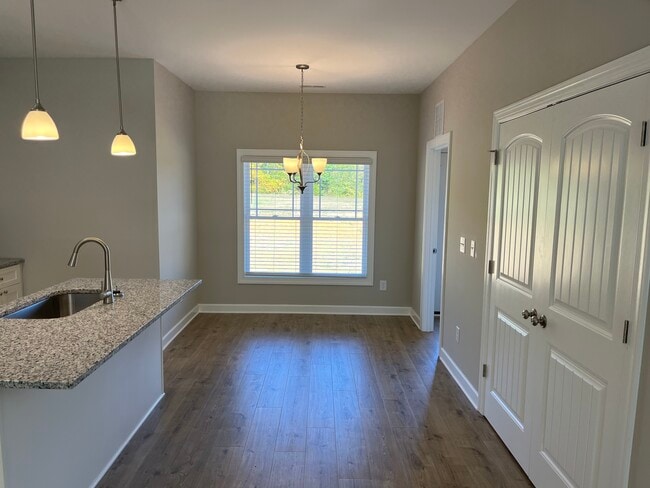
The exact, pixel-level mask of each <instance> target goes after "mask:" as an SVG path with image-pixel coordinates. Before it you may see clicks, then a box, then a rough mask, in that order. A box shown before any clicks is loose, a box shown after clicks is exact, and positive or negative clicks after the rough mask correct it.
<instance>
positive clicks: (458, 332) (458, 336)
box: [456, 325, 460, 343]
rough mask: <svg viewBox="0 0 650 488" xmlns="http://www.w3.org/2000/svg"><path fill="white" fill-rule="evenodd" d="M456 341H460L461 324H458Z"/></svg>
mask: <svg viewBox="0 0 650 488" xmlns="http://www.w3.org/2000/svg"><path fill="white" fill-rule="evenodd" d="M456 342H457V343H458V342H460V325H457V326H456Z"/></svg>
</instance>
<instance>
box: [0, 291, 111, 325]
mask: <svg viewBox="0 0 650 488" xmlns="http://www.w3.org/2000/svg"><path fill="white" fill-rule="evenodd" d="M102 298H103V295H102V294H101V293H99V292H74V293H60V294H58V295H52V296H51V297H47V298H43V299H42V300H39V301H38V302H36V303H32V304H31V305H27V306H26V307H23V308H21V309H18V310H16V311H15V312H12V313H10V314H7V315H5V316H3V317H2V318H4V319H56V318H60V317H67V316H69V315H73V314H75V313H77V312H80V311H81V310H83V309H84V308H88V307H90V306H91V305H93V304H95V303H97V302H99V301H100V300H102Z"/></svg>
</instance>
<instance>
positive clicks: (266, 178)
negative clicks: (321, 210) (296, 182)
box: [255, 163, 363, 197]
mask: <svg viewBox="0 0 650 488" xmlns="http://www.w3.org/2000/svg"><path fill="white" fill-rule="evenodd" d="M257 170H258V172H255V174H256V175H257V185H258V187H257V191H258V192H259V193H266V194H291V192H292V186H293V185H292V184H291V183H289V178H288V177H287V174H286V173H285V172H284V171H283V170H282V166H281V165H278V164H277V163H259V164H258V165H257ZM355 170H356V165H347V164H340V165H336V167H333V165H330V166H328V167H327V169H326V170H325V173H323V175H322V177H321V180H320V185H314V195H316V196H319V195H322V196H331V197H354V196H358V197H362V196H363V172H359V173H357V171H355ZM357 178H358V181H357ZM357 185H358V186H357ZM357 192H358V193H357Z"/></svg>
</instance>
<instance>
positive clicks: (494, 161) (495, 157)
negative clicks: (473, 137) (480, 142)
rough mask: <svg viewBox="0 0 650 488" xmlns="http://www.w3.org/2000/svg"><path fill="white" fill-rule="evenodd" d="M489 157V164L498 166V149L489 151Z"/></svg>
mask: <svg viewBox="0 0 650 488" xmlns="http://www.w3.org/2000/svg"><path fill="white" fill-rule="evenodd" d="M490 157H491V159H492V160H491V161H490V164H494V165H497V164H499V150H498V149H490Z"/></svg>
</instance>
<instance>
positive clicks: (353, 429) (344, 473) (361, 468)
mask: <svg viewBox="0 0 650 488" xmlns="http://www.w3.org/2000/svg"><path fill="white" fill-rule="evenodd" d="M334 416H335V419H336V430H335V432H336V455H337V464H338V474H339V478H340V479H369V478H370V465H369V462H368V446H367V444H366V439H365V437H364V434H363V423H362V421H361V410H360V409H359V402H358V400H357V394H356V392H355V391H351V390H339V391H337V392H336V393H335V395H334Z"/></svg>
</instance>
